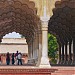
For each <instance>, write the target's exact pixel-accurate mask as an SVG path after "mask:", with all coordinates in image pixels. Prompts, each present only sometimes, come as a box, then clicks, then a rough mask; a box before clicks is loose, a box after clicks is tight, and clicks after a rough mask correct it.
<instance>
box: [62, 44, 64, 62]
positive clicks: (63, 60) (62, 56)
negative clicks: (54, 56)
mask: <svg viewBox="0 0 75 75" xmlns="http://www.w3.org/2000/svg"><path fill="white" fill-rule="evenodd" d="M62 62H64V44H62Z"/></svg>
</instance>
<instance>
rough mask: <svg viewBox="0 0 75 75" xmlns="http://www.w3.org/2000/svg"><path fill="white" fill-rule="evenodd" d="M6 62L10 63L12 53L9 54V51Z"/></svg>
mask: <svg viewBox="0 0 75 75" xmlns="http://www.w3.org/2000/svg"><path fill="white" fill-rule="evenodd" d="M6 64H7V65H9V64H10V54H9V52H7V55H6Z"/></svg>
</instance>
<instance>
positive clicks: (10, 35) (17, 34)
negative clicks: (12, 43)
mask: <svg viewBox="0 0 75 75" xmlns="http://www.w3.org/2000/svg"><path fill="white" fill-rule="evenodd" d="M3 38H21V35H20V34H19V33H16V32H12V33H9V34H6V35H5V36H4V37H3Z"/></svg>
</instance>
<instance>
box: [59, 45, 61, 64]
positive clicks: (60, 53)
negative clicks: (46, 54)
mask: <svg viewBox="0 0 75 75" xmlns="http://www.w3.org/2000/svg"><path fill="white" fill-rule="evenodd" d="M60 63H61V45H60V44H59V64H60Z"/></svg>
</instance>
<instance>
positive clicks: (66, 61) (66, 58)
mask: <svg viewBox="0 0 75 75" xmlns="http://www.w3.org/2000/svg"><path fill="white" fill-rule="evenodd" d="M67 55H68V54H67V42H66V43H65V64H67V63H68V57H67Z"/></svg>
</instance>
